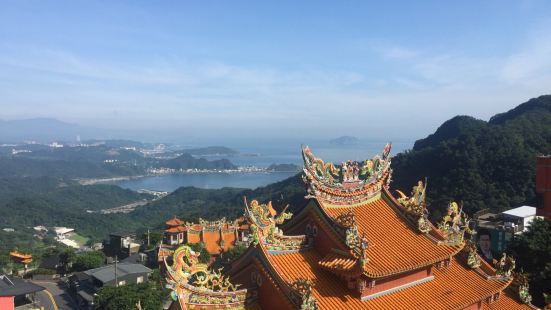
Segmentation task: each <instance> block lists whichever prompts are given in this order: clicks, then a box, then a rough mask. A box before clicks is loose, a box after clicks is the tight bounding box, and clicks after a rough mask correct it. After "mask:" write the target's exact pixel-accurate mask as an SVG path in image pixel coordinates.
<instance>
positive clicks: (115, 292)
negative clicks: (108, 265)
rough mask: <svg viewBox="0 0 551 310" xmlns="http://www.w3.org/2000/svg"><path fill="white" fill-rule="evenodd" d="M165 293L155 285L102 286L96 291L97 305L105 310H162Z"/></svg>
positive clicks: (150, 283)
mask: <svg viewBox="0 0 551 310" xmlns="http://www.w3.org/2000/svg"><path fill="white" fill-rule="evenodd" d="M166 296H167V294H166V292H165V291H164V290H163V289H162V288H161V287H159V286H158V285H156V284H155V283H152V282H148V283H141V284H127V285H123V286H119V287H115V286H111V285H108V286H104V287H102V288H101V289H100V290H99V291H98V297H97V304H98V308H99V309H105V310H135V309H138V308H137V305H138V302H139V304H140V306H141V309H148V310H154V309H159V310H160V309H163V303H164V300H165V299H166Z"/></svg>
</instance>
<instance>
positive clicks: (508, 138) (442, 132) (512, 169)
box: [392, 96, 551, 218]
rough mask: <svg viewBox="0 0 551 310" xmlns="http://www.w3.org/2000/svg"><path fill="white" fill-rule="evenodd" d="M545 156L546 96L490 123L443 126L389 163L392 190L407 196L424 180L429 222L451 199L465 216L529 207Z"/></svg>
mask: <svg viewBox="0 0 551 310" xmlns="http://www.w3.org/2000/svg"><path fill="white" fill-rule="evenodd" d="M550 153H551V96H541V97H539V98H536V99H531V100H530V101H528V102H526V103H523V104H521V105H519V106H518V107H516V108H515V109H513V110H511V111H509V112H506V113H502V114H498V115H496V116H494V117H493V118H491V119H490V121H489V122H484V121H481V120H476V119H474V118H472V117H467V116H457V117H455V118H452V119H450V120H449V121H447V122H445V123H444V124H442V126H440V128H438V130H437V131H436V132H435V133H434V134H432V135H430V136H428V137H427V138H425V139H421V140H419V141H417V142H416V143H415V145H414V147H413V149H412V150H411V151H407V152H404V153H401V154H398V155H397V156H396V157H394V158H393V163H392V167H393V169H394V175H393V179H394V182H393V184H392V188H396V189H401V190H405V191H408V190H409V189H410V188H411V187H412V186H413V185H414V184H415V182H416V181H417V180H419V179H422V178H424V177H427V178H428V193H427V196H428V198H429V199H430V200H431V201H432V206H431V208H430V209H431V212H432V213H431V216H432V217H433V218H438V217H439V216H440V214H441V212H442V210H443V208H444V207H445V205H446V204H447V202H449V201H450V200H457V201H463V202H464V206H465V211H467V212H468V213H469V214H473V213H474V212H476V211H478V210H481V209H485V208H489V209H491V210H493V211H502V210H504V209H508V208H512V207H517V206H519V205H521V204H534V203H535V191H534V189H535V164H536V156H538V155H542V154H550Z"/></svg>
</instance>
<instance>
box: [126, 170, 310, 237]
mask: <svg viewBox="0 0 551 310" xmlns="http://www.w3.org/2000/svg"><path fill="white" fill-rule="evenodd" d="M305 194H306V192H305V190H304V185H303V183H302V179H301V177H300V174H297V175H295V176H293V177H291V178H288V179H286V180H283V181H280V182H277V183H273V184H270V185H267V186H264V187H259V188H257V189H254V190H251V189H239V188H222V189H201V188H195V187H181V188H179V189H177V190H175V191H174V192H172V193H170V194H169V195H168V196H166V197H164V198H162V199H160V200H157V201H154V202H152V203H149V204H147V205H145V206H143V207H140V208H137V209H136V210H135V211H134V212H132V213H129V214H128V216H129V217H130V218H132V219H133V220H134V221H141V222H144V223H145V224H146V225H147V224H149V225H150V226H151V225H162V223H164V221H166V220H167V219H169V218H170V217H172V216H174V215H176V216H178V217H180V218H181V219H183V220H185V221H190V222H191V221H197V219H198V218H199V217H201V218H204V219H209V220H214V219H218V218H221V217H226V218H228V219H235V218H237V217H239V216H241V215H243V211H244V204H243V197H245V196H246V197H247V199H249V200H252V199H257V200H260V201H263V202H264V201H269V200H271V201H273V203H274V207H275V208H276V209H278V208H282V207H283V206H284V205H285V204H290V205H291V211H292V210H295V211H296V210H298V209H300V208H301V207H303V206H304V202H305V200H304V195H305ZM144 219H146V221H144ZM159 227H160V226H159Z"/></svg>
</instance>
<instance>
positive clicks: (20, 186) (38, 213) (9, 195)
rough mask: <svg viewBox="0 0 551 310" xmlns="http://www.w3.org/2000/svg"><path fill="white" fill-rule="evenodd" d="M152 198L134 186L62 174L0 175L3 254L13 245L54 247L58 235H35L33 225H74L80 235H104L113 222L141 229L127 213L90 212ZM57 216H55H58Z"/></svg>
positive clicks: (0, 247) (32, 248) (35, 249)
mask: <svg viewBox="0 0 551 310" xmlns="http://www.w3.org/2000/svg"><path fill="white" fill-rule="evenodd" d="M145 198H149V196H148V195H143V194H138V193H136V192H133V191H131V190H126V189H122V188H120V187H118V186H112V185H90V186H81V185H78V184H76V183H74V182H71V181H66V180H63V179H58V178H50V177H41V178H0V214H4V215H5V216H0V228H13V229H14V230H15V231H14V232H5V231H3V230H0V255H6V253H7V252H9V251H10V250H11V249H13V248H18V249H20V250H22V251H32V252H33V253H36V252H39V250H40V249H41V248H43V247H47V246H50V245H52V246H54V245H56V244H57V242H56V241H55V240H54V239H53V237H54V235H53V234H52V233H48V234H46V235H45V236H42V237H41V238H42V240H40V239H38V238H36V237H33V235H34V234H36V233H37V232H36V231H34V230H33V228H32V227H34V226H38V225H43V226H47V227H52V226H66V227H71V228H75V229H76V230H77V232H78V233H79V234H82V235H84V236H87V237H92V240H95V241H99V240H101V239H102V238H103V237H104V236H105V235H106V234H107V233H109V231H110V230H111V229H113V228H114V227H127V228H128V229H136V228H139V227H140V223H134V222H133V221H132V220H130V219H129V218H128V217H125V216H124V215H122V214H110V215H104V214H99V213H90V211H97V210H98V209H106V208H113V207H118V206H121V205H125V204H128V203H131V202H135V201H139V200H142V199H145ZM54 214H55V216H52V215H54Z"/></svg>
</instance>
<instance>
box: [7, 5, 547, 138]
mask: <svg viewBox="0 0 551 310" xmlns="http://www.w3.org/2000/svg"><path fill="white" fill-rule="evenodd" d="M550 87H551V2H550V1H454V2H452V1H394V2H390V1H388V4H380V3H378V2H368V1H357V2H354V1H346V2H344V1H338V2H337V1H335V2H325V1H288V2H287V1H272V2H268V1H254V2H253V1H250V2H248V1H247V2H246V1H215V2H211V1H196V2H187V1H185V2H184V1H174V2H168V1H165V2H153V1H128V2H118V1H117V2H115V1H94V2H93V1H66V2H65V1H7V2H3V4H2V7H1V9H0V94H2V96H1V97H0V107H1V109H0V118H1V119H19V118H29V117H53V118H57V119H60V120H64V121H69V122H74V123H78V124H82V125H86V126H96V127H104V128H125V129H135V130H147V131H156V130H158V131H164V132H166V131H171V130H172V131H174V132H185V133H186V135H194V136H201V135H205V136H213V137H216V136H219V137H228V138H229V137H232V138H235V137H255V136H262V135H266V136H273V137H277V136H279V137H287V136H295V137H296V136H298V137H306V138H308V137H310V136H312V137H314V136H315V137H323V136H328V137H331V138H332V137H335V136H339V135H343V134H351V135H356V136H359V137H361V138H374V137H379V138H381V139H383V140H385V139H387V138H388V139H396V138H400V137H403V138H405V139H411V138H421V137H423V136H425V135H427V134H429V133H431V132H433V131H434V130H435V129H436V128H437V126H438V125H440V124H441V123H442V122H443V121H445V120H447V119H448V118H450V117H452V116H454V115H457V114H466V115H472V116H475V117H478V118H482V119H488V118H489V117H490V116H492V115H493V114H495V113H499V112H503V111H506V110H508V109H510V108H512V107H514V106H516V105H518V104H520V103H522V102H524V101H526V100H528V99H529V98H531V97H536V96H539V95H542V94H548V93H551V89H550Z"/></svg>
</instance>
